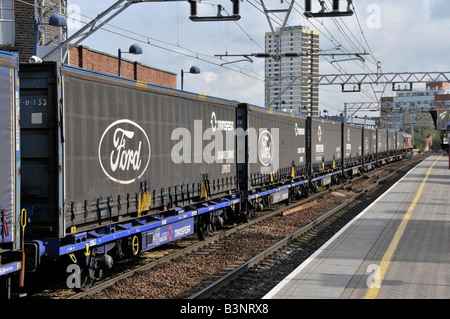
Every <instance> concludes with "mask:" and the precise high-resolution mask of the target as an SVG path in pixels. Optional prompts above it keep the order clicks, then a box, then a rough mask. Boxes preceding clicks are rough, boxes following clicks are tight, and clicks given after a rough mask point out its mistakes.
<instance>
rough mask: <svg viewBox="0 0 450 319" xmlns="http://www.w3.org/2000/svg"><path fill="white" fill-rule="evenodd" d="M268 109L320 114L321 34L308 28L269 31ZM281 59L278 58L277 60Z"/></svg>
mask: <svg viewBox="0 0 450 319" xmlns="http://www.w3.org/2000/svg"><path fill="white" fill-rule="evenodd" d="M265 50H266V53H268V54H271V55H272V56H273V57H274V58H266V62H265V106H266V107H267V108H279V109H285V110H287V111H293V112H295V113H300V112H303V114H305V113H306V109H305V108H304V106H306V107H308V109H309V110H312V115H313V116H318V114H319V85H318V84H317V83H318V78H319V32H317V31H313V30H309V28H308V27H304V26H294V27H287V28H284V29H281V28H277V30H276V32H275V33H272V32H266V34H265ZM277 57H279V58H277Z"/></svg>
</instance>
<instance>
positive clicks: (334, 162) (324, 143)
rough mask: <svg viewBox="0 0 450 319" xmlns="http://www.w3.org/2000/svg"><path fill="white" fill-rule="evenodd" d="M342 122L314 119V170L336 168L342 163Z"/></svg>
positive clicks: (312, 156) (312, 127)
mask: <svg viewBox="0 0 450 319" xmlns="http://www.w3.org/2000/svg"><path fill="white" fill-rule="evenodd" d="M341 136H342V123H335V122H330V121H324V120H317V119H313V120H312V123H311V162H312V168H313V171H314V172H321V171H323V170H324V169H334V168H337V167H340V166H341V163H342V148H341V145H342V140H341Z"/></svg>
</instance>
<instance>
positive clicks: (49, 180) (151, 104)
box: [21, 63, 236, 237]
mask: <svg viewBox="0 0 450 319" xmlns="http://www.w3.org/2000/svg"><path fill="white" fill-rule="evenodd" d="M21 77H22V78H23V79H24V83H26V84H25V86H24V87H22V88H21V90H22V92H23V94H24V95H26V96H28V99H30V100H32V101H37V100H38V99H41V100H42V101H45V102H42V103H45V105H41V107H40V109H39V108H35V109H34V110H30V109H29V110H24V112H22V119H23V121H24V123H25V124H26V125H25V127H23V128H22V132H23V135H24V143H23V145H24V149H25V148H26V150H24V151H25V152H26V154H25V156H24V161H25V163H26V165H25V167H24V173H25V174H24V175H23V177H22V180H23V184H24V192H25V194H26V195H25V198H24V200H25V204H26V205H28V206H29V207H31V209H32V210H33V213H34V214H33V216H32V219H31V223H30V226H31V227H30V231H31V232H32V233H33V235H34V236H49V235H59V237H63V236H65V235H66V234H67V233H70V232H72V233H76V232H77V231H80V230H81V229H88V228H89V227H95V226H98V225H105V224H108V223H111V224H113V223H115V222H117V221H123V220H124V218H134V217H136V212H138V210H139V194H142V193H145V194H150V195H151V200H149V199H148V197H147V200H149V201H150V207H151V208H153V209H154V210H155V211H160V210H164V209H167V208H170V207H171V206H172V207H174V206H176V205H177V204H181V203H184V204H189V203H190V202H191V201H194V200H198V199H199V197H200V195H201V194H202V193H203V191H207V193H208V195H209V196H214V195H215V194H220V193H224V192H227V191H229V190H232V189H235V188H236V171H235V165H233V164H234V162H235V151H234V135H233V133H234V129H235V112H236V103H235V102H233V101H226V100H221V99H212V98H209V97H206V96H201V95H196V94H190V93H186V92H182V91H178V90H172V89H169V88H164V87H157V86H152V85H147V84H146V83H140V82H136V81H129V80H125V79H120V78H117V77H113V76H107V75H104V74H99V73H96V72H91V71H87V70H83V69H78V68H74V67H69V66H61V65H59V64H54V63H43V64H41V65H26V66H24V67H23V68H22V69H21ZM202 185H203V186H202ZM205 185H206V186H205ZM58 216H63V217H58Z"/></svg>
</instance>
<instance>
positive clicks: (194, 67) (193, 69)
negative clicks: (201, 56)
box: [181, 65, 200, 90]
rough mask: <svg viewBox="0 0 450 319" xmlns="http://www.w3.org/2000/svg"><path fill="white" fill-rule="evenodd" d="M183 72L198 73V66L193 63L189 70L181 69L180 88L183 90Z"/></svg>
mask: <svg viewBox="0 0 450 319" xmlns="http://www.w3.org/2000/svg"><path fill="white" fill-rule="evenodd" d="M184 73H191V74H200V69H199V67H198V66H195V65H193V66H191V68H190V69H189V72H184V71H183V70H181V90H183V82H184Z"/></svg>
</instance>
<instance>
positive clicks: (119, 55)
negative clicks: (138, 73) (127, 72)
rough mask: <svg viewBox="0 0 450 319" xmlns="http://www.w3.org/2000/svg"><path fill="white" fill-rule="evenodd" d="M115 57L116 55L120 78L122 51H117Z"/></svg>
mask: <svg viewBox="0 0 450 319" xmlns="http://www.w3.org/2000/svg"><path fill="white" fill-rule="evenodd" d="M117 55H118V61H119V67H118V69H119V76H122V50H120V49H119V52H118V54H117Z"/></svg>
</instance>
